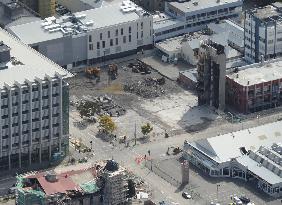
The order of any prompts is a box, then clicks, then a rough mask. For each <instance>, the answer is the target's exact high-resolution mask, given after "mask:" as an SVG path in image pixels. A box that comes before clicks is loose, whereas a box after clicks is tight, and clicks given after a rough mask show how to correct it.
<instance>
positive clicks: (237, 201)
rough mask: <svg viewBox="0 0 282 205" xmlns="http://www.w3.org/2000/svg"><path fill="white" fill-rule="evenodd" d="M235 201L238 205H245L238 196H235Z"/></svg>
mask: <svg viewBox="0 0 282 205" xmlns="http://www.w3.org/2000/svg"><path fill="white" fill-rule="evenodd" d="M233 201H234V202H235V203H236V205H241V204H243V202H242V201H241V200H240V199H239V197H238V196H234V197H233Z"/></svg>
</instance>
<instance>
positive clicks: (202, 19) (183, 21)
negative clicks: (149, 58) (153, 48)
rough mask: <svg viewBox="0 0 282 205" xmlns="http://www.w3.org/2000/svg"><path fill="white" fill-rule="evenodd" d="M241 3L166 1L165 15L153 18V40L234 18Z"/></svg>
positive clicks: (233, 0)
mask: <svg viewBox="0 0 282 205" xmlns="http://www.w3.org/2000/svg"><path fill="white" fill-rule="evenodd" d="M242 5H243V1H242V0H227V1H223V0H197V1H187V2H186V1H184V2H182V1H181V2H179V1H175V2H166V4H165V14H166V15H164V14H159V15H156V16H155V18H154V40H155V41H160V40H163V39H167V38H171V37H174V36H178V35H181V34H184V33H189V32H193V31H198V30H201V29H203V28H204V27H205V26H206V25H207V24H209V23H211V22H217V21H218V20H223V19H229V18H236V17H238V16H239V15H240V14H241V11H242Z"/></svg>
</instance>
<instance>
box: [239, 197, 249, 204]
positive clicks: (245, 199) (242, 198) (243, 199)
mask: <svg viewBox="0 0 282 205" xmlns="http://www.w3.org/2000/svg"><path fill="white" fill-rule="evenodd" d="M239 199H240V200H241V201H242V202H243V203H244V204H248V203H250V202H251V200H250V199H249V198H247V197H245V196H241V197H239Z"/></svg>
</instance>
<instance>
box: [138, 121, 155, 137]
mask: <svg viewBox="0 0 282 205" xmlns="http://www.w3.org/2000/svg"><path fill="white" fill-rule="evenodd" d="M152 130H153V126H151V125H150V123H147V124H145V125H143V126H141V132H142V133H143V135H145V136H147V135H148V134H149V133H150V132H152Z"/></svg>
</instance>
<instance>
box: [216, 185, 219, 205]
mask: <svg viewBox="0 0 282 205" xmlns="http://www.w3.org/2000/svg"><path fill="white" fill-rule="evenodd" d="M219 187H220V184H217V185H216V200H217V202H218V189H219Z"/></svg>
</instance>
